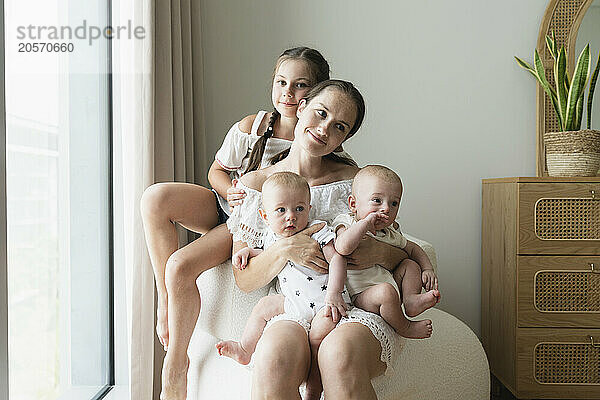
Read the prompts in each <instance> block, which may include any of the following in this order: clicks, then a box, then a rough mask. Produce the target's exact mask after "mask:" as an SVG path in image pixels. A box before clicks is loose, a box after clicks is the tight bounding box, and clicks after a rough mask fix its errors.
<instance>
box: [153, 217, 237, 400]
mask: <svg viewBox="0 0 600 400" xmlns="http://www.w3.org/2000/svg"><path fill="white" fill-rule="evenodd" d="M231 246H232V241H231V235H230V234H229V231H228V230H227V226H226V225H225V224H221V225H219V226H218V227H216V228H214V229H211V230H210V231H208V232H207V233H206V234H205V235H204V236H202V237H200V238H199V239H196V240H195V241H193V242H192V243H190V244H188V245H187V246H185V247H182V248H181V249H179V250H177V251H176V252H175V253H173V254H172V255H171V256H170V257H169V259H168V260H167V268H166V274H165V278H166V279H165V281H166V286H167V292H168V293H169V302H168V308H169V311H168V319H169V347H168V350H167V355H166V356H165V360H164V363H163V370H162V391H161V395H160V398H161V400H184V399H185V398H186V385H187V379H186V378H187V369H188V358H187V348H188V345H189V343H190V339H191V337H192V333H193V332H194V327H195V325H196V320H197V319H198V314H199V313H200V293H198V287H197V286H196V278H198V276H199V275H200V274H201V273H202V272H204V271H206V270H208V269H210V268H212V267H214V266H216V265H219V264H220V263H222V262H223V261H225V260H227V259H228V258H229V257H230V256H231Z"/></svg>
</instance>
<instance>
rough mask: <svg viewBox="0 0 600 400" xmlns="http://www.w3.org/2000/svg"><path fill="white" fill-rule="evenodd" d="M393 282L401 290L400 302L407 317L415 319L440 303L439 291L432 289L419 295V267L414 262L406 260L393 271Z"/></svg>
mask: <svg viewBox="0 0 600 400" xmlns="http://www.w3.org/2000/svg"><path fill="white" fill-rule="evenodd" d="M394 280H395V281H396V283H397V284H398V287H401V288H402V302H403V303H404V310H406V315H408V316H409V317H416V316H417V315H419V314H421V313H422V312H423V311H425V310H427V309H429V308H431V307H433V306H435V305H436V304H437V302H438V301H440V297H441V295H440V291H439V290H437V289H432V290H430V291H428V292H426V293H421V288H422V285H423V283H422V280H421V267H420V266H419V264H417V263H416V262H415V261H414V260H411V259H410V258H406V259H404V260H402V262H401V263H400V265H399V266H398V267H397V268H396V270H395V271H394Z"/></svg>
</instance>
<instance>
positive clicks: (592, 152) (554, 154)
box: [544, 129, 600, 176]
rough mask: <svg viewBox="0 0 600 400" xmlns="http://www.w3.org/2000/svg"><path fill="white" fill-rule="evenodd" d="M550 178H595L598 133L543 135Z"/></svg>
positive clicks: (598, 161) (599, 166) (599, 145)
mask: <svg viewBox="0 0 600 400" xmlns="http://www.w3.org/2000/svg"><path fill="white" fill-rule="evenodd" d="M544 144H545V146H546V165H547V167H548V175H550V176H596V174H597V173H598V170H599V169H600V131H598V130H591V129H585V130H580V131H569V132H547V133H544Z"/></svg>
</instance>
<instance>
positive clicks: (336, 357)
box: [318, 323, 386, 400]
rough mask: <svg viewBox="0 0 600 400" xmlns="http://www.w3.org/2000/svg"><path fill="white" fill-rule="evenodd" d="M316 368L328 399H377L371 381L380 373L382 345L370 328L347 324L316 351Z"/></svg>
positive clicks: (383, 369)
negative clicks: (317, 362)
mask: <svg viewBox="0 0 600 400" xmlns="http://www.w3.org/2000/svg"><path fill="white" fill-rule="evenodd" d="M318 358H319V369H320V371H321V380H322V382H323V390H324V391H325V398H326V399H327V400H340V399H343V400H376V399H377V395H376V394H375V390H374V389H373V385H372V384H371V379H372V378H375V377H376V376H379V375H381V374H383V372H384V371H385V368H386V366H385V363H384V362H383V361H381V344H380V343H379V341H378V340H377V339H375V337H374V336H373V334H372V333H371V331H370V330H369V328H367V327H365V326H364V325H361V324H359V323H348V324H344V325H341V326H338V327H337V328H335V329H334V330H333V331H332V332H331V333H330V334H329V335H327V337H325V339H323V342H322V343H321V347H320V348H319V354H318Z"/></svg>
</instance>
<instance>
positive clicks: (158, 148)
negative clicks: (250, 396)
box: [113, 0, 207, 400]
mask: <svg viewBox="0 0 600 400" xmlns="http://www.w3.org/2000/svg"><path fill="white" fill-rule="evenodd" d="M129 21H131V24H132V26H134V27H137V26H141V27H143V28H144V31H145V38H143V39H131V40H129V39H126V38H120V39H119V40H113V78H114V79H113V82H114V86H113V91H114V99H113V113H114V128H115V129H114V131H115V141H114V150H115V155H114V157H115V163H114V164H115V171H114V181H115V229H116V230H119V232H116V233H115V239H116V240H115V255H117V256H118V255H119V254H120V253H119V251H118V250H119V248H120V249H121V251H122V259H118V258H116V259H115V268H119V266H122V268H124V269H125V271H126V273H125V280H126V283H125V287H126V293H127V296H126V298H127V302H126V303H127V342H128V360H129V362H128V375H129V383H130V392H131V397H130V398H131V399H132V400H133V399H135V400H137V399H140V400H146V399H152V398H154V399H158V395H159V393H160V370H161V366H162V359H163V357H164V352H163V350H162V347H161V346H160V344H159V342H158V340H157V338H156V335H155V333H154V327H155V315H156V312H155V294H154V282H153V274H152V267H151V264H150V259H149V256H148V252H147V250H146V244H145V240H144V232H143V228H142V221H141V216H140V198H141V196H142V193H143V191H144V189H145V188H146V187H148V186H149V185H151V184H153V183H155V182H161V181H179V182H192V183H198V184H205V183H206V171H207V160H206V157H205V151H204V148H205V140H204V124H203V103H202V46H201V37H200V10H199V2H191V1H190V0H170V1H158V0H116V1H115V2H114V3H113V27H116V26H127V24H128V22H129ZM119 238H122V240H121V242H120V243H117V240H119ZM182 240H183V241H185V240H186V238H185V237H182ZM119 246H121V247H119Z"/></svg>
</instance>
